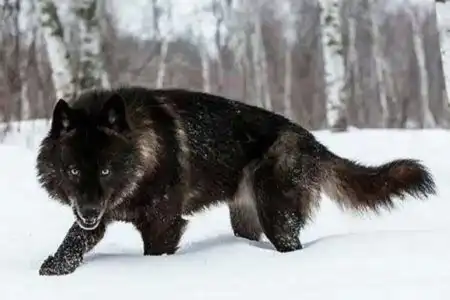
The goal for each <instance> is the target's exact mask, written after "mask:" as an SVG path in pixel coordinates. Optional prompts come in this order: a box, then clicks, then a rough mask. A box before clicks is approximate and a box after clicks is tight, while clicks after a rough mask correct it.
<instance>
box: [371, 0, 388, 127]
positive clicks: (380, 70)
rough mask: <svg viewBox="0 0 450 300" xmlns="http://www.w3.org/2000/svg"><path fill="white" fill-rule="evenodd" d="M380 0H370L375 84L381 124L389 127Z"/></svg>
mask: <svg viewBox="0 0 450 300" xmlns="http://www.w3.org/2000/svg"><path fill="white" fill-rule="evenodd" d="M378 1H379V0H369V5H370V11H369V13H370V19H371V29H372V41H373V42H372V47H373V49H372V52H373V54H374V69H375V73H376V77H375V78H374V79H375V85H376V86H377V87H378V91H379V98H380V105H381V124H380V125H381V126H380V127H383V128H385V127H387V126H388V120H389V107H388V102H387V93H386V81H385V73H386V70H385V67H386V65H385V63H384V55H383V50H382V47H381V34H380V28H379V26H380V25H379V22H378V17H377V16H378V15H379V11H378V7H377V3H378Z"/></svg>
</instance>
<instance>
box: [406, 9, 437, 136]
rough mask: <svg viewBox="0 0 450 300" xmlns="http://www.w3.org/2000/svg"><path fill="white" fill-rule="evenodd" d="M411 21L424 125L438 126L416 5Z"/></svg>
mask: <svg viewBox="0 0 450 300" xmlns="http://www.w3.org/2000/svg"><path fill="white" fill-rule="evenodd" d="M409 9H410V11H409V12H410V15H411V23H412V29H413V44H414V51H415V53H416V56H417V64H418V69H419V77H420V96H421V97H420V98H421V101H420V103H421V113H422V122H423V124H422V126H423V127H424V128H433V127H435V126H436V121H435V120H434V117H433V114H432V113H431V109H430V103H429V98H428V80H429V79H428V72H427V69H426V61H425V49H424V44H423V38H422V32H421V30H420V25H421V18H420V12H416V11H415V10H416V9H417V8H416V7H414V6H410V8H409Z"/></svg>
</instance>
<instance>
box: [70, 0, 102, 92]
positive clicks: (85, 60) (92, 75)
mask: <svg viewBox="0 0 450 300" xmlns="http://www.w3.org/2000/svg"><path fill="white" fill-rule="evenodd" d="M71 3H72V12H73V14H74V15H75V18H76V19H75V20H76V22H77V24H78V29H79V35H80V41H81V42H80V49H79V51H80V61H79V63H80V66H79V68H78V85H79V90H80V91H83V90H85V89H91V88H99V87H102V86H104V85H106V86H105V87H108V86H109V83H108V81H107V75H106V72H105V70H104V67H103V63H102V61H103V60H102V59H101V57H100V55H101V51H100V49H101V43H100V20H99V18H98V14H97V5H98V0H77V1H71Z"/></svg>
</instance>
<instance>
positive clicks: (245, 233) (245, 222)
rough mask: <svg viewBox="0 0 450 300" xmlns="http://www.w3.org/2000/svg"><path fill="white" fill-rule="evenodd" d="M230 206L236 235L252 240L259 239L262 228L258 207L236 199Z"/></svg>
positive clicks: (231, 219)
mask: <svg viewBox="0 0 450 300" xmlns="http://www.w3.org/2000/svg"><path fill="white" fill-rule="evenodd" d="M228 207H229V210H230V221H231V227H232V229H233V232H234V235H235V236H237V237H242V238H245V239H249V240H252V241H259V239H260V237H261V234H262V228H261V225H260V224H259V219H258V215H257V212H256V208H255V207H252V206H249V205H245V204H242V203H239V202H238V201H236V200H235V201H234V202H231V203H230V204H229V205H228Z"/></svg>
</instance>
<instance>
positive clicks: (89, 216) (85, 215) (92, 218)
mask: <svg viewBox="0 0 450 300" xmlns="http://www.w3.org/2000/svg"><path fill="white" fill-rule="evenodd" d="M99 215H100V209H99V208H96V207H89V206H88V207H82V208H80V217H81V218H82V219H83V221H84V222H85V223H86V224H94V223H95V222H96V221H97V219H98V216H99Z"/></svg>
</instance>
